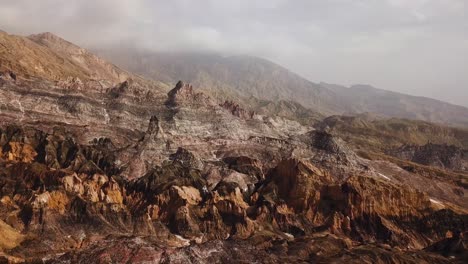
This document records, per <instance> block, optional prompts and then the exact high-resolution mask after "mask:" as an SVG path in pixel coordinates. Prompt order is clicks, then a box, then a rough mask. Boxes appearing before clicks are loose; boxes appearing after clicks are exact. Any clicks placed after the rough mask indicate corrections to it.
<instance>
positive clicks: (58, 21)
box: [0, 0, 468, 106]
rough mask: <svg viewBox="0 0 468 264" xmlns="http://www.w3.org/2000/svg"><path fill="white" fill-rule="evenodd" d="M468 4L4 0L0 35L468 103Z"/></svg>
mask: <svg viewBox="0 0 468 264" xmlns="http://www.w3.org/2000/svg"><path fill="white" fill-rule="evenodd" d="M467 14H468V7H467V3H466V1H464V0H411V1H405V0H380V1H373V0H329V1H325V0H323V1H308V0H295V1H286V0H257V1H254V0H238V1H226V0H206V1H190V0H173V1H148V0H142V1H131V0H128V1H126V0H101V1H91V0H70V1H61V0H43V1H34V0H16V1H7V0H0V29H2V30H4V31H7V32H9V33H11V34H19V35H28V34H33V33H39V32H44V31H50V32H53V33H55V34H57V35H59V36H61V37H63V38H65V39H67V40H69V41H72V42H74V43H76V44H78V45H80V46H83V47H86V48H89V49H105V48H107V47H118V46H131V47H135V48H137V49H145V50H154V51H158V52H161V51H162V52H164V51H171V52H179V51H184V52H187V51H196V52H216V53H220V54H223V55H234V54H247V55H253V56H259V57H263V58H266V59H269V60H272V61H274V62H276V63H278V64H280V65H283V66H285V67H286V68H289V69H291V70H292V71H295V72H297V73H299V74H300V75H302V76H304V77H306V78H307V79H309V80H311V81H314V82H322V81H323V82H327V83H337V84H344V85H352V84H370V85H373V86H375V87H379V88H382V89H386V90H391V91H397V92H402V93H407V94H412V95H419V96H426V97H431V98H435V99H439V100H443V101H447V102H451V103H455V104H459V105H464V106H468V74H466V72H467V69H468V67H467V66H468V65H467V63H468V16H467Z"/></svg>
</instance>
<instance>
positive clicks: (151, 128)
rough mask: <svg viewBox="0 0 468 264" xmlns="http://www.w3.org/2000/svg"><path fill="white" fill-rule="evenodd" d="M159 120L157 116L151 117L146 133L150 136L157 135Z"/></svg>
mask: <svg viewBox="0 0 468 264" xmlns="http://www.w3.org/2000/svg"><path fill="white" fill-rule="evenodd" d="M159 129H160V127H159V119H158V117H157V116H151V118H150V121H149V124H148V130H147V132H146V133H148V134H150V135H153V134H154V135H157V134H158V133H159Z"/></svg>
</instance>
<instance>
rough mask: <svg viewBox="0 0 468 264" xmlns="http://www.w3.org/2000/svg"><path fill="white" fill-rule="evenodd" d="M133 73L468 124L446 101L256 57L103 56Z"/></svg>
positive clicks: (337, 110) (341, 109) (324, 108)
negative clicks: (328, 78)
mask: <svg viewBox="0 0 468 264" xmlns="http://www.w3.org/2000/svg"><path fill="white" fill-rule="evenodd" d="M99 53H100V54H102V55H103V56H104V57H106V58H108V59H109V60H110V61H113V62H115V63H116V64H117V65H120V66H121V67H123V68H125V69H128V70H130V71H132V72H136V73H139V74H142V75H143V76H145V77H147V78H151V79H155V80H162V81H164V82H168V83H175V82H176V81H177V80H178V79H180V78H182V79H184V80H190V81H191V82H192V83H193V84H194V85H196V86H197V87H202V88H203V89H206V90H210V91H211V92H213V93H214V94H215V95H216V93H218V94H220V95H221V96H225V94H226V93H234V94H236V95H237V96H238V97H239V96H240V97H249V96H253V97H256V98H259V99H265V100H271V101H278V100H287V101H295V102H297V103H299V104H301V105H303V106H305V107H307V108H309V109H311V110H313V111H315V112H318V113H322V114H323V115H333V114H348V115H349V114H360V113H366V112H371V113H375V114H379V115H383V116H386V117H397V118H407V119H418V120H424V121H429V122H434V123H442V124H447V125H456V126H468V108H466V107H462V106H457V105H452V104H449V103H445V102H442V101H438V100H434V99H430V98H425V97H416V96H410V95H405V94H401V93H395V92H390V91H385V90H380V89H376V88H373V87H371V86H368V85H355V86H352V87H350V88H347V87H344V86H340V85H332V84H326V83H320V84H317V83H313V82H311V81H308V80H306V79H304V78H302V77H301V76H299V75H297V74H295V73H293V72H291V71H289V70H287V69H285V68H283V67H281V66H279V65H277V64H274V63H272V62H270V61H268V60H265V59H261V58H257V57H252V56H230V57H223V56H219V55H215V54H209V53H208V54H207V53H155V52H138V51H134V50H131V49H117V50H112V49H110V50H106V51H101V52H99Z"/></svg>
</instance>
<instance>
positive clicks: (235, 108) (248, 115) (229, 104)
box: [219, 100, 255, 119]
mask: <svg viewBox="0 0 468 264" xmlns="http://www.w3.org/2000/svg"><path fill="white" fill-rule="evenodd" d="M219 106H221V107H223V108H225V109H227V110H228V111H229V112H230V113H231V114H232V115H233V116H237V117H239V118H243V119H252V118H253V117H254V115H255V112H254V111H248V110H246V109H244V108H242V107H241V106H240V105H239V104H237V103H235V102H234V101H229V100H226V101H224V103H222V104H220V105H219Z"/></svg>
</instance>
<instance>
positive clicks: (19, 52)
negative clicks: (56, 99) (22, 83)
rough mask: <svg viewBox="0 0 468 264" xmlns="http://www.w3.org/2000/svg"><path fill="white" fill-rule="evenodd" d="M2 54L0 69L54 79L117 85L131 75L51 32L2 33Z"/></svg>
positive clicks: (0, 53)
mask: <svg viewBox="0 0 468 264" xmlns="http://www.w3.org/2000/svg"><path fill="white" fill-rule="evenodd" d="M0 56H1V58H2V60H1V61H0V70H11V71H13V72H15V73H18V74H22V75H24V76H36V77H43V78H47V79H51V80H61V79H65V78H67V77H69V76H73V77H76V78H80V79H94V80H98V81H99V80H106V81H111V82H112V83H113V84H115V83H118V82H122V81H124V80H126V79H127V78H129V77H130V74H129V73H127V72H126V71H124V70H121V69H120V68H118V67H116V66H115V65H112V64H110V63H107V62H106V61H104V60H102V59H100V58H99V57H97V56H95V55H94V54H92V53H89V52H88V51H86V50H85V49H82V48H80V47H78V46H76V45H74V44H72V43H70V42H68V41H66V40H64V39H61V38H60V37H57V36H55V35H53V34H51V33H42V34H37V35H31V36H28V37H22V36H15V35H9V34H7V33H4V32H0Z"/></svg>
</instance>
